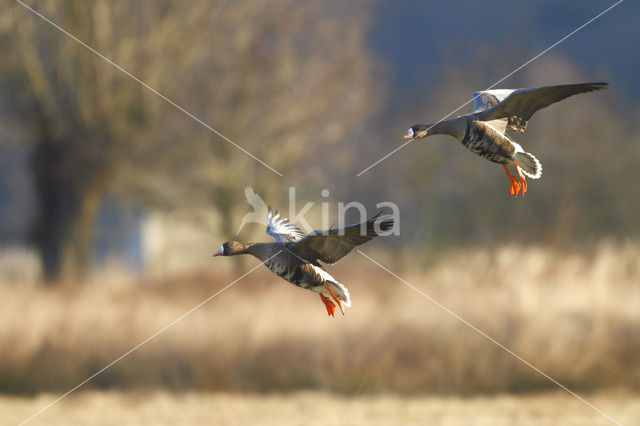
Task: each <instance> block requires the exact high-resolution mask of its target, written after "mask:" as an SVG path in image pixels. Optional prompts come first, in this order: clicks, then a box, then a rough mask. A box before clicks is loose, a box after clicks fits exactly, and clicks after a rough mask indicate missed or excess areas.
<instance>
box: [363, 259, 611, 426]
mask: <svg viewBox="0 0 640 426" xmlns="http://www.w3.org/2000/svg"><path fill="white" fill-rule="evenodd" d="M356 251H357V252H358V253H360V254H361V255H362V256H364V257H366V258H367V259H369V260H370V261H371V262H373V263H375V264H376V265H378V266H379V267H380V268H381V269H384V270H385V271H387V272H388V273H389V274H391V275H392V276H393V277H395V278H396V279H398V280H400V281H401V282H402V283H404V284H405V285H406V286H407V287H409V288H411V289H412V290H414V291H416V292H417V293H419V294H420V295H422V296H423V297H424V298H425V299H427V300H429V301H430V302H431V303H433V304H435V305H436V306H438V307H439V308H441V309H442V310H444V311H445V312H447V313H448V314H449V315H452V316H453V317H455V318H456V319H457V320H459V321H461V322H462V323H463V324H465V325H467V326H468V327H470V328H472V329H473V330H474V331H475V332H476V333H478V334H480V335H481V336H483V337H485V338H486V339H488V340H490V341H491V342H493V343H494V344H496V345H497V346H499V347H500V348H501V349H503V350H504V351H506V352H507V353H508V354H509V355H511V356H513V357H514V358H516V359H517V360H519V361H521V362H522V363H524V364H526V365H527V366H528V367H530V368H532V369H533V370H535V371H537V372H538V373H540V374H542V375H543V376H544V377H546V378H547V379H549V380H550V381H552V382H553V383H555V384H556V385H558V386H559V387H560V388H562V389H564V390H565V391H567V392H568V393H569V394H571V395H573V396H574V397H576V398H578V399H579V400H580V401H582V402H584V403H585V404H587V405H588V406H589V407H591V408H593V409H594V410H596V411H597V412H598V413H600V414H602V415H603V416H604V417H606V418H607V419H609V420H611V421H612V422H613V423H615V424H617V425H620V424H621V423H620V422H618V421H617V420H616V419H614V418H613V417H611V416H610V415H608V414H607V413H605V412H604V411H602V410H601V409H599V408H598V407H596V406H595V405H593V404H592V403H590V402H589V401H587V400H586V399H584V398H583V397H581V396H580V395H578V394H577V393H575V392H573V391H572V390H571V389H569V388H567V387H566V386H564V385H563V384H562V383H560V382H558V381H557V380H556V379H554V378H553V377H551V376H549V375H548V374H547V373H545V372H544V371H542V370H540V369H539V368H538V367H536V366H535V365H533V364H531V363H530V362H529V361H527V360H526V359H524V358H523V357H521V356H520V355H518V354H517V353H515V352H513V351H512V350H511V349H509V348H507V347H506V346H504V345H503V344H502V343H500V342H498V341H497V340H496V339H494V338H493V337H491V336H489V335H488V334H487V333H485V332H484V331H482V330H480V329H479V328H478V327H476V326H475V325H473V324H471V323H470V322H469V321H467V320H465V319H464V318H462V317H461V316H460V315H458V314H456V313H455V312H453V311H452V310H451V309H449V308H447V307H446V306H444V305H443V304H441V303H440V302H438V301H437V300H435V299H434V298H433V297H431V296H429V295H428V294H426V293H424V292H423V291H422V290H420V289H418V288H416V287H415V286H414V285H412V284H411V283H409V282H408V281H406V280H404V279H403V278H401V277H399V276H398V275H396V274H395V273H393V272H392V271H391V270H389V269H388V268H387V267H385V266H383V265H381V264H380V263H378V262H376V261H375V260H373V259H372V258H371V257H369V256H367V255H366V254H364V253H363V252H361V251H360V250H359V249H356Z"/></svg>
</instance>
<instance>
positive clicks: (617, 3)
mask: <svg viewBox="0 0 640 426" xmlns="http://www.w3.org/2000/svg"><path fill="white" fill-rule="evenodd" d="M623 1H624V0H618V1H617V2H616V3H614V4H612V5H611V6H609V7H608V8H606V9H605V10H603V11H602V12H600V13H599V14H597V15H596V16H594V17H593V18H591V19H589V20H588V21H587V22H585V23H584V24H582V25H580V26H579V27H578V28H576V29H575V30H573V31H571V32H570V33H569V34H567V35H565V36H564V37H562V38H561V39H560V40H558V41H556V42H555V43H553V44H552V45H551V46H549V47H547V48H546V49H544V50H543V51H542V52H540V53H538V54H537V55H536V56H534V57H533V58H531V59H529V60H528V61H527V62H525V63H524V64H522V65H520V66H519V67H518V68H516V69H515V70H513V71H511V72H510V73H509V74H507V75H505V76H504V77H502V78H501V79H500V80H498V81H496V82H495V83H493V84H492V85H491V86H489V87H487V88H486V89H484V90H491V89H493V88H494V87H495V86H497V85H498V84H500V83H502V82H503V81H504V80H506V79H507V78H509V77H511V76H512V75H513V74H515V73H517V72H518V71H520V70H521V69H522V68H524V67H526V66H527V65H529V64H530V63H531V62H533V61H535V60H536V59H538V58H539V57H540V56H542V55H544V54H545V53H547V52H548V51H550V50H551V49H553V48H554V47H556V46H557V45H559V44H560V43H562V42H563V41H565V40H566V39H568V38H569V37H571V36H572V35H574V34H575V33H577V32H578V31H580V30H581V29H583V28H584V27H586V26H587V25H589V24H591V23H592V22H593V21H595V20H596V19H598V18H599V17H601V16H602V15H604V14H605V13H607V12H609V11H610V10H611V9H613V8H614V7H616V6H617V5H619V4H620V3H622V2H623ZM478 96H479V95H476V96H474V97H473V98H471V99H469V100H468V101H466V102H465V103H463V104H462V105H460V106H459V107H458V108H456V109H454V110H453V111H451V112H450V113H449V114H447V115H445V116H444V117H442V118H441V119H440V120H438V121H436V122H435V123H433V124H432V125H431V126H430V127H429V128H428V129H427V130H429V129H431V127H433V126H435V125H436V124H438V123H440V122H441V121H443V120H446V119H447V118H449V117H450V116H451V115H452V114H454V113H455V112H457V111H459V110H460V109H461V108H464V107H465V106H466V105H467V104H469V103H471V102H472V101H474V100H475V99H476V98H477V97H478ZM414 140H415V138H413V139H411V140H410V141H408V142H406V143H404V144H402V145H400V146H399V147H398V148H396V149H394V150H393V151H391V152H390V153H388V154H387V155H385V156H384V157H382V158H381V159H379V160H378V161H376V162H375V163H373V164H371V165H370V166H369V167H367V168H366V169H364V170H363V171H361V172H360V173H358V174H357V175H356V177H360V175H362V174H363V173H365V172H366V171H368V170H369V169H371V168H373V167H374V166H376V165H377V164H379V163H381V162H382V161H384V160H385V159H387V158H388V157H390V156H391V155H393V154H395V153H396V152H398V151H400V150H401V149H402V148H404V147H406V146H407V145H409V144H410V143H411V142H413V141H414Z"/></svg>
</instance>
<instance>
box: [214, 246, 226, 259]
mask: <svg viewBox="0 0 640 426" xmlns="http://www.w3.org/2000/svg"><path fill="white" fill-rule="evenodd" d="M223 254H224V247H222V246H220V250H218V251H217V252H215V253H213V257H216V256H222V255H223Z"/></svg>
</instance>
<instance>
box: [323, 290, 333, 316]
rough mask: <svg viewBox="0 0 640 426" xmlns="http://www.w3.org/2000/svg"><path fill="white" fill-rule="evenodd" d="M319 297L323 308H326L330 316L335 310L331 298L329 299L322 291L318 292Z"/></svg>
mask: <svg viewBox="0 0 640 426" xmlns="http://www.w3.org/2000/svg"><path fill="white" fill-rule="evenodd" d="M320 299H322V303H324V306H325V308H327V313H328V314H329V316H331V317H332V316H333V314H334V313H335V312H336V305H334V304H333V302H332V301H331V299H329V298H328V297H326V296H325V295H324V294H322V293H320Z"/></svg>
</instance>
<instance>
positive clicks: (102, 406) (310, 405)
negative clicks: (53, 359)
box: [0, 391, 640, 426]
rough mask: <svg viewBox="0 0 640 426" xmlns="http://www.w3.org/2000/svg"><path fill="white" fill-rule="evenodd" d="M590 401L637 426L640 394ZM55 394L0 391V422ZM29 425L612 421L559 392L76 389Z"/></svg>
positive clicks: (30, 412)
mask: <svg viewBox="0 0 640 426" xmlns="http://www.w3.org/2000/svg"><path fill="white" fill-rule="evenodd" d="M590 399H591V400H592V402H593V403H594V404H596V405H597V406H598V407H599V408H600V409H602V410H604V411H605V412H606V413H607V414H608V415H610V416H612V417H613V418H615V419H616V420H617V421H619V422H621V423H622V424H624V425H637V424H640V398H638V396H637V395H633V394H626V393H612V394H597V395H592V396H591V397H590ZM53 400H54V396H52V395H41V396H39V397H37V398H25V397H20V398H18V397H0V423H2V424H17V423H19V422H21V421H23V420H25V419H27V418H28V417H30V416H31V415H33V414H34V413H35V412H36V411H38V410H39V409H40V408H42V407H44V406H45V405H47V404H48V403H49V402H51V401H53ZM29 424H31V425H72V424H82V425H102V424H111V425H115V424H117V425H148V424H153V425H176V424H193V425H195V424H197V425H230V426H233V425H262V426H270V425H279V426H287V425H307V426H313V425H321V426H331V425H353V426H357V425H367V426H368V425H372V426H375V425H425V424H429V425H492V426H494V425H497V426H500V425H536V426H537V425H556V424H557V425H609V424H613V423H612V422H610V421H609V420H608V419H607V418H606V417H604V416H602V415H601V414H599V413H598V412H596V411H595V410H593V409H591V408H590V407H588V406H587V405H585V404H583V403H582V402H580V401H578V400H576V399H575V398H573V397H572V396H570V395H568V394H566V393H563V392H549V393H545V394H535V395H520V396H514V395H498V396H494V397H472V398H460V397H433V396H431V397H424V396H422V397H409V398H407V397H404V398H403V397H399V396H394V395H376V396H359V397H356V398H348V397H344V396H338V395H332V394H327V393H323V392H298V393H293V394H286V395H283V394H268V395H256V394H245V395H234V394H221V393H197V392H188V393H181V394H171V393H168V392H164V391H163V392H158V391H156V392H150V393H132V392H126V393H124V392H113V391H111V392H96V391H89V392H81V393H78V394H76V395H74V396H71V397H69V398H68V399H64V400H62V401H61V402H60V403H58V404H56V405H54V406H52V407H51V408H50V409H49V410H47V411H45V412H43V413H42V414H40V415H39V416H38V417H36V418H34V419H33V420H32V421H31V422H30V423H29Z"/></svg>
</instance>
